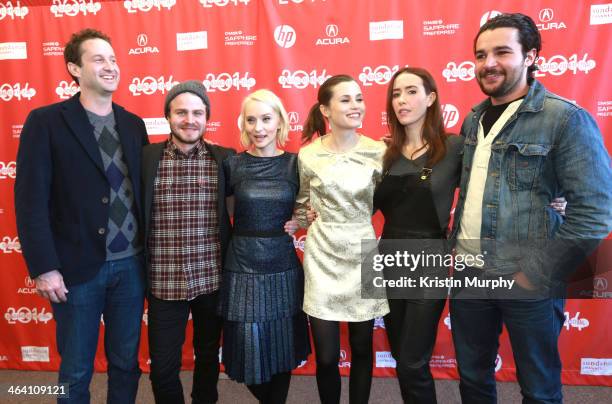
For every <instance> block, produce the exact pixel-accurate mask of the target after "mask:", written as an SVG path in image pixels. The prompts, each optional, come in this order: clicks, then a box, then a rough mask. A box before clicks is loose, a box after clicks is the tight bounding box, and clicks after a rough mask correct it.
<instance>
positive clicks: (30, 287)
mask: <svg viewBox="0 0 612 404" xmlns="http://www.w3.org/2000/svg"><path fill="white" fill-rule="evenodd" d="M23 283H24V285H25V287H21V288H19V289H17V293H18V294H20V295H35V294H36V282H34V280H32V278H30V277H29V276H26V277H25V280H24V282H23Z"/></svg>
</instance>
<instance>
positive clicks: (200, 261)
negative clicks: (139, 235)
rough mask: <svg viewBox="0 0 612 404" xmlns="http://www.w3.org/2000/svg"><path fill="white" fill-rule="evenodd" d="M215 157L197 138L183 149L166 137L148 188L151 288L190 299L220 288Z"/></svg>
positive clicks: (164, 296)
mask: <svg viewBox="0 0 612 404" xmlns="http://www.w3.org/2000/svg"><path fill="white" fill-rule="evenodd" d="M218 180H219V178H218V174H217V162H216V161H215V160H214V159H213V157H212V156H211V154H210V152H209V151H208V150H207V149H206V147H205V146H204V143H203V142H202V141H200V143H198V144H197V145H196V146H195V147H194V148H193V149H192V150H191V151H190V152H189V153H188V154H185V153H183V152H182V151H181V150H180V149H179V148H178V147H176V145H175V144H174V143H173V142H172V141H168V143H167V145H166V147H165V149H164V152H163V155H162V158H161V160H160V162H159V168H158V171H157V178H155V184H154V189H153V206H152V217H151V234H150V236H149V239H148V247H149V257H150V263H151V265H150V272H149V275H150V282H151V293H152V294H153V295H154V296H155V297H157V298H158V299H163V300H191V299H194V298H196V297H197V296H199V295H201V294H205V293H211V292H214V291H216V290H217V289H219V279H220V269H221V244H220V242H219V222H218V218H217V192H218Z"/></svg>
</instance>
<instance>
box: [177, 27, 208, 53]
mask: <svg viewBox="0 0 612 404" xmlns="http://www.w3.org/2000/svg"><path fill="white" fill-rule="evenodd" d="M198 49H208V31H196V32H177V33H176V50H177V51H190V50H198Z"/></svg>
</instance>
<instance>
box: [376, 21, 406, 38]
mask: <svg viewBox="0 0 612 404" xmlns="http://www.w3.org/2000/svg"><path fill="white" fill-rule="evenodd" d="M369 28H370V41H382V40H385V39H404V21H403V20H390V21H370V27H369Z"/></svg>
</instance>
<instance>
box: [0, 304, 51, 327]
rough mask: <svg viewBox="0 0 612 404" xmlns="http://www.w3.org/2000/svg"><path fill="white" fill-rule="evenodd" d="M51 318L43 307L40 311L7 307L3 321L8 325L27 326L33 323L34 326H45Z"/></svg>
mask: <svg viewBox="0 0 612 404" xmlns="http://www.w3.org/2000/svg"><path fill="white" fill-rule="evenodd" d="M52 318H53V313H47V311H46V309H45V308H44V307H43V308H42V309H40V310H39V309H37V308H33V309H30V308H28V307H25V306H24V307H20V308H18V309H15V308H14V307H9V308H8V310H7V311H6V313H5V314H4V319H5V320H6V321H7V322H8V323H9V324H17V323H21V324H28V323H30V322H33V323H35V324H38V323H43V324H47V323H48V322H49V321H50V320H51V319H52Z"/></svg>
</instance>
